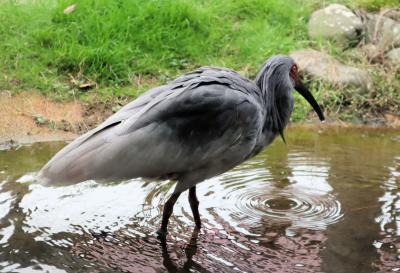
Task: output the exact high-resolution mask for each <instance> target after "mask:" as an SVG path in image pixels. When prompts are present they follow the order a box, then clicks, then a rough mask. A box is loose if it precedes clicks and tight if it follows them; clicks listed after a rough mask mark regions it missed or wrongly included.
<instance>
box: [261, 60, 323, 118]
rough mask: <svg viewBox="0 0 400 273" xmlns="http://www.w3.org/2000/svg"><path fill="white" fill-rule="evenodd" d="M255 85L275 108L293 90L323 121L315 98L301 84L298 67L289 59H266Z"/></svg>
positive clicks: (290, 94)
mask: <svg viewBox="0 0 400 273" xmlns="http://www.w3.org/2000/svg"><path fill="white" fill-rule="evenodd" d="M256 83H257V85H258V86H259V87H260V88H261V90H263V92H265V93H266V94H267V99H268V100H269V101H270V103H271V102H272V101H273V103H274V105H273V107H275V108H279V107H280V106H282V103H283V102H282V100H284V98H285V97H290V98H291V96H292V91H293V89H295V90H296V91H297V92H299V93H300V94H301V95H302V96H303V97H304V98H305V99H306V100H307V101H308V103H309V104H311V106H312V107H313V109H314V111H315V112H316V113H317V114H318V117H319V119H320V120H321V121H323V120H325V117H324V114H323V112H322V110H321V108H320V106H319V105H318V103H317V102H316V100H315V98H314V97H313V95H312V94H311V92H310V91H309V90H308V88H307V87H305V86H304V84H303V83H302V82H301V79H300V76H299V69H298V66H297V64H296V63H295V62H294V60H293V59H292V58H291V57H289V56H284V55H277V56H273V57H271V58H270V59H268V60H267V61H266V63H265V64H264V65H263V67H262V69H261V70H260V72H259V73H258V75H257V78H256ZM277 110H279V109H277ZM282 110H283V109H282Z"/></svg>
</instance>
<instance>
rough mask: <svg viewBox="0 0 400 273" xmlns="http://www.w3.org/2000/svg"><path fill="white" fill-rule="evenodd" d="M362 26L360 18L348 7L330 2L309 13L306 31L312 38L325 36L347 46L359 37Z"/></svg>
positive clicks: (354, 42)
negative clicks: (322, 7) (326, 5)
mask: <svg viewBox="0 0 400 273" xmlns="http://www.w3.org/2000/svg"><path fill="white" fill-rule="evenodd" d="M363 28H364V26H363V23H362V22H361V19H360V18H359V17H357V16H356V15H355V14H354V13H353V12H352V11H351V10H350V9H348V8H346V7H345V6H343V5H338V4H331V5H329V6H328V7H326V8H324V9H320V10H317V11H315V12H314V13H313V14H312V15H311V18H310V22H309V24H308V33H309V35H310V37H311V38H313V39H318V38H327V39H331V40H335V41H337V42H338V43H339V44H341V45H342V46H344V47H348V46H350V45H352V44H356V43H357V42H358V41H359V40H360V39H361V34H362V32H363Z"/></svg>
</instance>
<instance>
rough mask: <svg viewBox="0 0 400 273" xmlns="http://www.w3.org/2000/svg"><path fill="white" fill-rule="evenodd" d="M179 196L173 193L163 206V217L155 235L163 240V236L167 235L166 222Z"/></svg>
mask: <svg viewBox="0 0 400 273" xmlns="http://www.w3.org/2000/svg"><path fill="white" fill-rule="evenodd" d="M179 195H181V193H180V192H178V193H173V194H172V195H171V197H170V198H169V199H168V200H167V202H166V203H165V205H164V211H163V216H162V221H161V228H160V229H159V230H158V231H157V235H158V236H159V237H161V238H163V237H164V238H165V236H166V235H167V226H168V220H169V217H170V216H171V214H172V211H173V209H174V205H175V203H176V200H178V197H179Z"/></svg>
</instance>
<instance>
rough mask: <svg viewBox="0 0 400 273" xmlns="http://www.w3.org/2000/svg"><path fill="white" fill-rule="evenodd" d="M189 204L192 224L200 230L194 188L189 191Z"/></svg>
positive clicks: (197, 202)
mask: <svg viewBox="0 0 400 273" xmlns="http://www.w3.org/2000/svg"><path fill="white" fill-rule="evenodd" d="M189 204H190V207H191V208H192V213H193V218H194V222H195V223H196V227H197V228H201V220H200V214H199V200H197V196H196V186H194V187H191V188H190V189H189Z"/></svg>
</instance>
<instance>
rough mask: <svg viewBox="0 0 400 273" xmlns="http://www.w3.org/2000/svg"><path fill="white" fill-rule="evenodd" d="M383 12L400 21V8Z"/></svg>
mask: <svg viewBox="0 0 400 273" xmlns="http://www.w3.org/2000/svg"><path fill="white" fill-rule="evenodd" d="M383 14H384V15H385V16H386V17H389V18H391V19H393V20H395V21H400V8H397V9H388V10H385V11H383Z"/></svg>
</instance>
